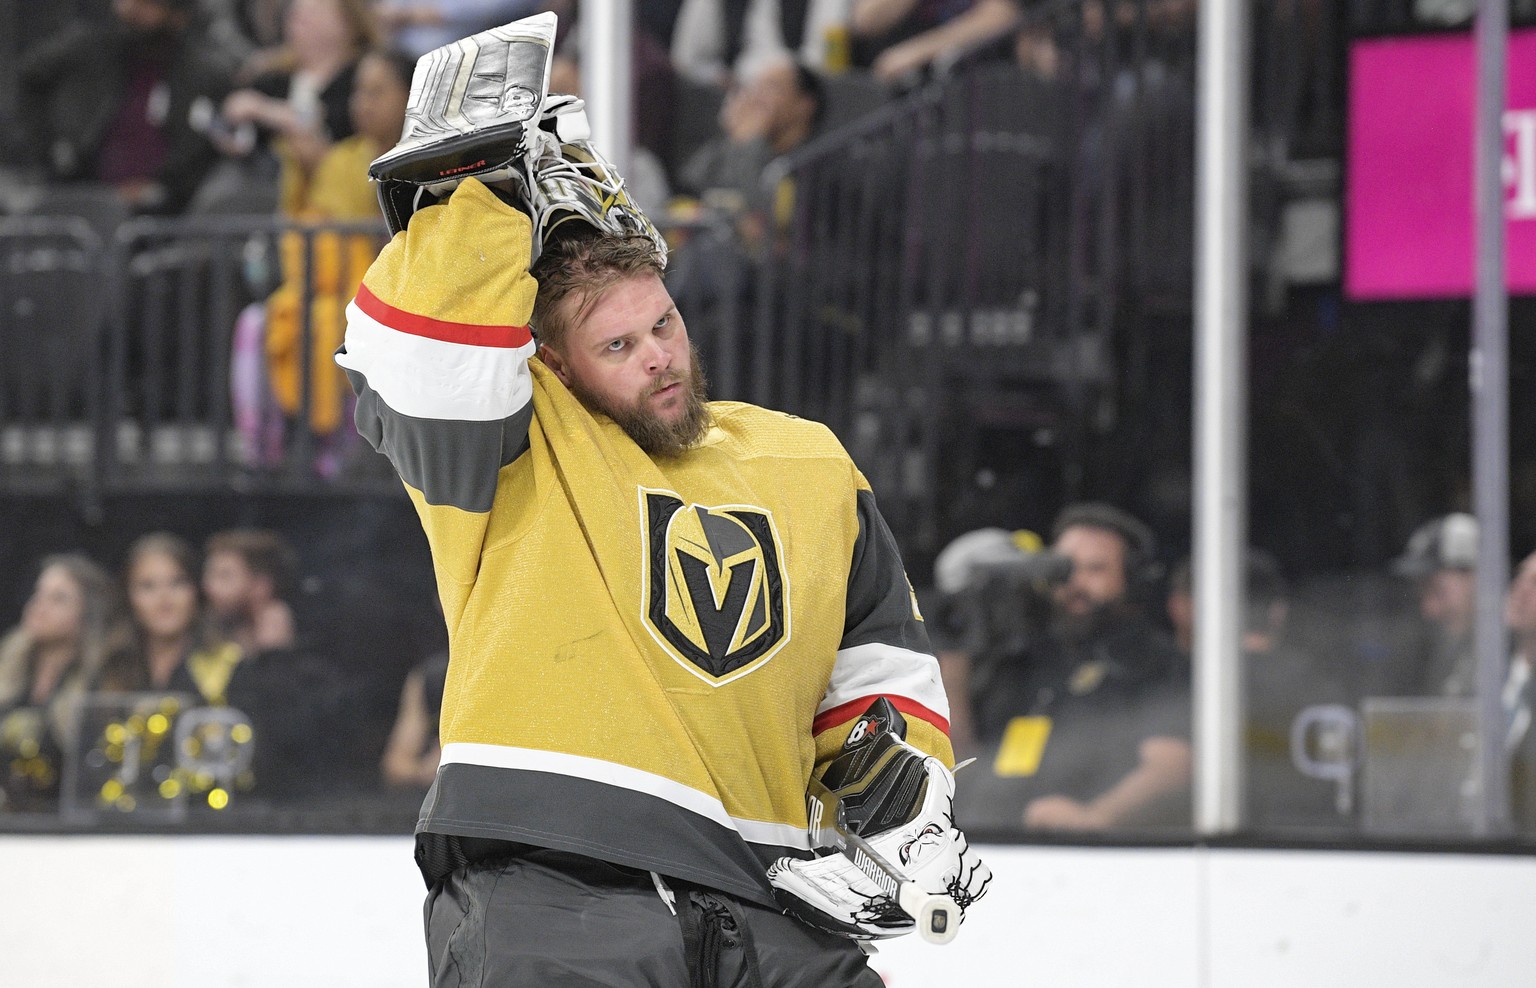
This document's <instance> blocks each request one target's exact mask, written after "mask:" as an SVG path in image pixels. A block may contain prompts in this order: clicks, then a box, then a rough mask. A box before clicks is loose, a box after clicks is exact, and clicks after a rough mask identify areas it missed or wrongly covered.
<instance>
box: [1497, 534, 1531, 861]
mask: <svg viewBox="0 0 1536 988" xmlns="http://www.w3.org/2000/svg"><path fill="white" fill-rule="evenodd" d="M1504 624H1505V627H1507V628H1508V629H1509V635H1510V657H1509V669H1508V671H1507V672H1506V673H1505V677H1504V691H1503V696H1502V700H1503V704H1504V711H1505V715H1506V718H1507V726H1506V728H1505V735H1504V747H1505V750H1506V751H1507V752H1508V753H1509V757H1510V780H1509V781H1510V803H1511V810H1512V815H1513V817H1514V820H1515V822H1516V823H1517V824H1518V825H1519V826H1520V828H1521V829H1522V830H1523V831H1525V832H1527V833H1529V832H1531V831H1533V830H1536V731H1532V730H1531V719H1532V713H1533V708H1536V696H1533V694H1536V686H1533V685H1532V679H1533V678H1536V677H1533V676H1532V673H1533V672H1536V552H1533V553H1531V554H1530V555H1528V556H1526V557H1525V558H1524V559H1523V560H1521V561H1520V565H1519V566H1518V567H1516V569H1515V575H1514V579H1512V580H1511V581H1510V584H1509V592H1508V594H1507V595H1506V596H1505V599H1504Z"/></svg>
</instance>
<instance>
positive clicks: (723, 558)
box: [640, 488, 789, 686]
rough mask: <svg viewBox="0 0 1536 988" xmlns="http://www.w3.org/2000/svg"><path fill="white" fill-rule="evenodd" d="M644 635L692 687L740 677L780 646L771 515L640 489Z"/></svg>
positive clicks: (784, 630) (782, 635)
mask: <svg viewBox="0 0 1536 988" xmlns="http://www.w3.org/2000/svg"><path fill="white" fill-rule="evenodd" d="M640 511H641V515H642V520H643V522H644V537H645V547H644V550H645V551H644V558H645V566H646V574H645V589H644V595H643V600H644V604H643V606H644V607H645V621H646V624H647V626H648V627H649V629H650V631H651V634H652V635H653V636H655V637H656V639H657V641H659V642H661V644H662V645H663V646H664V647H665V648H666V649H667V651H668V652H670V653H671V654H672V656H673V658H675V659H677V660H678V661H679V662H681V663H682V665H683V668H685V669H687V670H688V671H689V672H691V673H693V674H694V675H695V676H698V677H699V678H700V679H702V680H704V681H705V682H707V683H710V684H712V685H715V686H720V685H723V684H725V683H728V682H730V681H731V680H733V679H737V678H739V677H741V676H745V675H746V674H747V673H749V672H751V671H752V670H754V669H756V668H758V667H759V666H761V665H762V664H763V663H765V662H767V661H768V660H769V659H770V658H772V657H773V655H774V653H776V652H778V650H779V648H780V647H782V646H783V644H784V642H785V641H787V640H788V638H789V611H788V608H787V607H785V598H786V596H787V594H788V588H787V587H786V586H785V575H784V567H783V563H782V562H781V561H780V548H779V539H778V533H777V532H775V531H774V527H773V517H772V516H771V515H770V514H769V513H768V512H767V511H765V510H764V509H762V508H756V507H752V506H751V505H741V504H732V505H722V506H719V507H706V506H705V505H702V504H693V505H686V506H685V505H684V504H683V501H682V499H681V498H679V497H678V496H677V495H676V494H673V493H672V492H671V491H658V490H646V489H643V488H642V489H641V491H640Z"/></svg>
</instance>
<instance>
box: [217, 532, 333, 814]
mask: <svg viewBox="0 0 1536 988" xmlns="http://www.w3.org/2000/svg"><path fill="white" fill-rule="evenodd" d="M204 557H205V558H204V563H203V588H204V591H205V592H206V594H207V596H208V603H209V608H210V610H211V611H212V612H213V614H214V616H215V617H216V618H217V619H218V620H219V621H220V622H221V627H222V630H223V631H224V633H225V634H226V635H227V636H228V637H229V638H230V640H232V641H235V642H237V643H238V644H239V645H240V648H241V651H242V658H241V660H240V664H239V665H238V666H237V667H236V669H235V674H234V675H233V676H232V677H231V678H230V682H229V690H228V699H229V705H230V706H232V707H234V708H236V709H237V710H239V711H241V712H243V713H244V714H246V716H248V717H249V718H250V721H251V725H252V728H253V732H254V737H255V741H254V750H255V756H254V760H253V768H254V774H255V788H256V792H257V793H258V794H260V795H263V796H266V797H268V798H275V799H279V800H282V799H291V798H299V797H308V796H313V795H315V794H317V793H320V792H323V791H326V790H327V789H328V788H330V787H332V786H333V785H334V783H335V779H334V778H332V776H331V770H332V768H333V759H332V758H331V757H330V756H331V755H333V754H334V751H335V748H336V745H324V744H322V743H320V742H321V739H323V738H325V737H326V736H327V735H328V734H333V733H334V732H336V731H337V730H338V729H339V727H340V726H341V725H342V714H343V710H342V705H341V696H342V689H341V684H340V682H339V677H338V675H337V673H336V670H335V669H334V668H333V667H332V665H331V664H330V663H329V662H328V661H326V659H325V658H324V657H323V656H321V655H318V654H317V653H316V652H315V651H314V650H313V649H312V648H310V647H309V646H308V645H307V644H306V643H305V642H303V641H302V640H301V638H300V636H299V634H298V630H297V628H296V626H295V622H294V615H293V608H292V606H291V605H290V604H289V603H288V601H287V595H288V593H289V592H290V591H291V590H292V588H293V586H294V582H295V578H296V575H297V568H298V564H297V556H296V554H295V553H294V551H293V548H292V546H290V545H289V544H288V542H287V540H286V539H284V538H283V537H282V536H281V535H279V534H278V533H277V532H273V531H268V530H262V529H234V530H229V531H223V532H217V533H215V534H214V535H212V536H211V537H210V538H209V539H208V544H207V548H206V551H205V553H204Z"/></svg>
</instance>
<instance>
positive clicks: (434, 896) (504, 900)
mask: <svg viewBox="0 0 1536 988" xmlns="http://www.w3.org/2000/svg"><path fill="white" fill-rule="evenodd" d="M669 885H670V887H671V889H672V891H673V892H674V893H675V894H676V911H677V914H676V915H673V911H672V910H671V909H669V908H668V905H667V903H666V902H665V901H663V899H662V897H661V894H660V891H659V890H658V888H657V886H656V884H655V883H654V881H653V880H652V878H651V876H650V875H649V874H648V873H647V872H643V871H637V870H634V869H630V868H619V867H616V866H613V865H609V864H606V863H604V862H601V861H596V860H594V859H592V858H586V857H582V856H580V855H575V854H567V853H564V852H559V851H544V850H530V851H524V852H523V853H521V854H519V855H516V856H513V857H510V858H500V859H491V860H487V861H482V862H476V863H473V864H470V865H468V866H467V867H464V868H460V869H459V870H458V871H455V872H453V873H451V874H450V875H448V876H447V877H446V878H444V879H443V880H442V881H441V882H439V883H438V884H437V885H436V886H435V887H434V888H433V889H432V891H431V892H430V893H429V894H428V896H427V904H426V926H427V953H428V959H429V964H430V970H431V978H432V980H431V984H432V988H521V986H538V988H587V986H598V985H601V986H605V988H880V985H881V980H880V977H879V976H878V975H877V974H875V972H874V971H873V970H872V969H871V968H870V967H869V965H868V964H867V963H866V962H865V956H864V953H863V951H861V950H860V949H859V947H858V945H857V944H855V943H853V942H851V941H849V940H845V939H843V938H841V937H835V936H832V935H830V934H824V933H822V932H820V931H819V930H814V929H812V928H810V927H808V926H806V925H805V924H803V923H800V922H799V921H797V920H794V919H791V918H790V917H788V916H785V915H783V914H782V913H779V912H777V911H775V910H772V909H766V908H764V907H762V906H759V905H756V904H753V903H748V902H744V901H742V900H741V899H738V898H735V897H734V896H729V895H726V894H724V893H721V892H714V891H710V890H706V889H700V888H696V887H690V886H686V885H681V884H673V883H669Z"/></svg>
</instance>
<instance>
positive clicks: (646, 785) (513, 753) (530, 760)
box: [439, 741, 811, 850]
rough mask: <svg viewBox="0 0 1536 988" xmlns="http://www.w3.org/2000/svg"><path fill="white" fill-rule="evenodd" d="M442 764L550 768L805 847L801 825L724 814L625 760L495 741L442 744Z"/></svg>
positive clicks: (701, 796) (760, 839) (757, 837)
mask: <svg viewBox="0 0 1536 988" xmlns="http://www.w3.org/2000/svg"><path fill="white" fill-rule="evenodd" d="M439 764H442V765H452V764H460V765H482V766H486V767H489V768H508V769H521V770H523V771H529V772H549V773H551V774H553V775H565V776H570V777H571V778H576V779H586V780H588V781H589V782H598V783H602V784H603V785H608V786H616V787H618V788H620V789H628V790H630V791H632V792H638V793H644V794H646V795H650V796H655V797H657V798H658V799H664V800H666V801H667V802H669V803H671V804H672V805H674V806H677V807H680V808H682V809H685V810H688V811H689V812H691V813H696V814H698V815H699V816H702V817H705V818H706V819H709V820H712V821H714V822H715V823H718V824H719V825H720V826H722V827H726V828H727V829H730V830H734V831H736V832H737V833H739V834H741V836H742V839H743V840H746V841H749V842H751V843H753V844H768V845H772V846H774V847H792V848H795V849H797V850H808V849H809V848H810V846H811V842H810V837H809V836H808V835H807V833H806V831H805V829H804V828H802V827H796V826H792V825H790V824H783V823H770V822H767V821H764V820H744V819H741V818H739V817H733V816H731V815H730V814H728V813H726V811H725V806H724V804H722V803H721V802H720V800H718V799H716V798H714V797H713V796H710V795H708V794H707V793H702V792H700V791H699V790H697V789H694V788H691V787H689V786H685V785H683V784H682V783H681V782H676V781H674V780H672V779H668V778H666V777H664V776H660V775H656V774H654V773H652V772H645V771H642V770H640V769H637V768H631V767H630V766H628V765H618V764H615V763H614V762H608V761H603V760H602V759H600V758H587V757H585V756H583V755H570V754H565V753H564V752H558V751H540V750H538V749H536V748H513V747H508V746H505V745H499V744H474V743H470V742H467V741H459V742H454V743H451V744H445V745H443V757H442V760H441V761H440V763H439Z"/></svg>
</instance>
